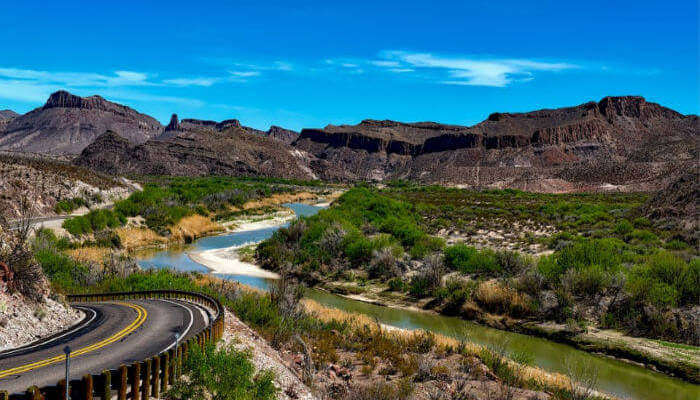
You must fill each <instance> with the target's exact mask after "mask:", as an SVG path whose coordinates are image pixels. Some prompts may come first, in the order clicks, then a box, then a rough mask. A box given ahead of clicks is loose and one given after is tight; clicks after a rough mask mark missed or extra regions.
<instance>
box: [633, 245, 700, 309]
mask: <svg viewBox="0 0 700 400" xmlns="http://www.w3.org/2000/svg"><path fill="white" fill-rule="evenodd" d="M627 288H628V290H629V291H630V293H632V295H633V296H635V298H637V299H640V300H643V301H648V302H650V303H652V304H654V305H656V306H659V307H664V306H670V307H675V306H682V305H686V304H698V301H699V300H698V299H700V259H698V258H695V259H693V260H691V261H690V262H689V263H687V262H685V261H683V259H682V258H680V257H678V256H676V255H674V254H673V253H669V252H667V251H659V252H657V253H655V254H653V255H651V256H650V257H649V258H648V260H647V262H646V263H644V264H642V265H637V266H635V267H634V268H633V269H632V271H631V273H630V276H629V278H628V283H627Z"/></svg>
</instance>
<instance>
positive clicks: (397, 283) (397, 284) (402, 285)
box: [387, 278, 408, 292]
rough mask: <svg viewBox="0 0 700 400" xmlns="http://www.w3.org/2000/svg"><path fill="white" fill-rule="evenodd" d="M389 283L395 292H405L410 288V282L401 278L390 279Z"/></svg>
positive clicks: (390, 288)
mask: <svg viewBox="0 0 700 400" xmlns="http://www.w3.org/2000/svg"><path fill="white" fill-rule="evenodd" d="M387 284H388V285H389V290H393V291H395V292H405V291H406V290H408V284H407V283H406V281H404V280H403V279H401V278H392V279H389V281H388V282H387Z"/></svg>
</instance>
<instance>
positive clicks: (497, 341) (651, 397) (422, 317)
mask: <svg viewBox="0 0 700 400" xmlns="http://www.w3.org/2000/svg"><path fill="white" fill-rule="evenodd" d="M287 206H288V207H290V208H291V209H292V210H294V212H295V213H296V214H297V215H304V216H306V215H313V214H315V213H316V212H318V210H319V209H320V208H319V207H315V206H310V205H306V204H298V203H294V204H287ZM278 228H279V227H271V228H264V229H258V230H253V231H245V232H236V233H229V234H224V235H219V236H210V237H205V238H201V239H198V240H196V241H195V242H194V243H192V244H190V245H187V246H183V247H180V248H171V249H168V250H159V251H147V252H143V253H139V254H138V258H139V264H140V265H141V267H143V268H168V267H172V268H175V269H178V270H183V271H200V272H203V273H207V272H208V270H207V268H205V267H204V266H202V265H200V264H198V263H196V262H194V261H192V260H191V259H190V258H189V257H188V255H187V252H190V251H202V250H212V249H221V248H227V247H232V246H239V245H242V244H245V243H251V242H259V241H261V240H264V239H266V238H268V237H270V236H271V235H272V234H273V232H274V231H276V230H277V229H278ZM218 276H220V277H222V278H225V279H231V280H235V281H239V282H241V283H243V284H246V285H250V286H254V287H258V288H261V289H266V288H267V287H268V284H269V281H268V280H266V279H264V278H256V277H249V276H242V275H218ZM307 297H308V298H311V299H313V300H316V301H318V302H319V303H321V304H324V305H326V306H329V307H334V308H338V309H341V310H345V311H350V312H357V313H362V314H366V315H368V316H370V317H372V318H373V319H374V318H376V319H377V320H379V321H380V322H381V323H384V324H387V325H391V326H396V327H399V328H407V329H425V330H428V331H431V332H435V333H441V334H444V335H447V336H452V337H455V338H458V339H467V340H470V341H473V342H476V343H479V344H484V345H489V344H493V345H505V346H506V348H507V349H508V350H509V351H526V352H528V353H529V354H531V355H532V356H533V363H534V365H537V366H539V367H540V368H542V369H545V370H547V371H553V372H564V371H565V367H564V361H565V360H573V361H575V362H590V363H591V364H590V365H592V366H593V368H595V369H596V370H597V372H598V388H599V389H600V390H602V391H605V392H608V393H611V394H614V395H616V396H619V397H621V398H632V399H647V400H675V399H677V400H698V399H700V385H694V384H691V383H688V382H684V381H682V380H680V379H677V378H672V377H669V376H667V375H664V374H661V373H657V372H654V371H651V370H648V369H645V368H642V367H639V366H636V365H632V364H629V363H625V362H622V361H619V360H615V359H612V358H609V357H604V356H599V355H594V354H590V353H587V352H584V351H581V350H578V349H576V348H574V347H572V346H568V345H564V344H560V343H556V342H552V341H550V340H546V339H542V338H537V337H532V336H527V335H522V334H518V333H513V332H506V331H501V330H498V329H493V328H488V327H485V326H481V325H478V324H475V323H472V322H469V321H465V320H462V319H459V318H455V317H447V316H442V315H436V314H433V313H428V312H421V311H410V310H401V309H394V308H388V307H383V306H378V305H373V304H369V303H364V302H361V301H356V300H351V299H347V298H344V297H341V296H337V295H334V294H330V293H327V292H324V291H320V290H314V289H311V290H308V291H307Z"/></svg>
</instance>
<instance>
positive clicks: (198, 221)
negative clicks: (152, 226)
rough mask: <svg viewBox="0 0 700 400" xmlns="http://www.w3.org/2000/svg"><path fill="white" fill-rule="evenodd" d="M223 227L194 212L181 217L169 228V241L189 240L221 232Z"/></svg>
mask: <svg viewBox="0 0 700 400" xmlns="http://www.w3.org/2000/svg"><path fill="white" fill-rule="evenodd" d="M222 231H224V227H223V226H221V225H220V224H218V223H216V222H213V221H212V220H210V219H209V218H207V217H204V216H201V215H198V214H195V215H190V216H188V217H185V218H182V219H181V220H180V221H179V222H178V223H177V224H175V226H173V227H172V228H171V232H172V236H171V241H176V242H191V241H192V240H194V239H196V238H199V237H202V236H204V235H208V234H211V233H216V232H222Z"/></svg>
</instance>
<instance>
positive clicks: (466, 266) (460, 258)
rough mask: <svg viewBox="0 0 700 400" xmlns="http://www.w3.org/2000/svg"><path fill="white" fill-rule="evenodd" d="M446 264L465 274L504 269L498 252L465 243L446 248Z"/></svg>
mask: <svg viewBox="0 0 700 400" xmlns="http://www.w3.org/2000/svg"><path fill="white" fill-rule="evenodd" d="M445 265H446V266H447V267H448V268H450V269H452V270H457V271H460V272H462V273H465V274H471V273H487V274H495V273H500V272H501V271H502V268H501V265H500V264H499V263H498V258H497V256H496V252H494V251H493V250H491V249H484V250H477V249H476V248H474V247H471V246H467V245H464V244H456V245H453V246H449V247H447V248H445Z"/></svg>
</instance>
